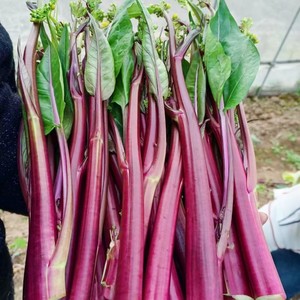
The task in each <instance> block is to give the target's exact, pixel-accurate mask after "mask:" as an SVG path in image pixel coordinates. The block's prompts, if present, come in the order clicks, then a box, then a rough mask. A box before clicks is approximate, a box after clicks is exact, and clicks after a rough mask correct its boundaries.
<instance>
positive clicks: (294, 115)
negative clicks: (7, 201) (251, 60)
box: [0, 0, 300, 300]
mask: <svg viewBox="0 0 300 300" xmlns="http://www.w3.org/2000/svg"><path fill="white" fill-rule="evenodd" d="M69 2H70V1H69V0H60V1H58V3H59V5H58V13H59V15H60V16H61V19H62V20H70V13H69ZM103 2H104V3H103V6H104V7H108V6H109V5H110V3H111V1H106V0H103ZM157 2H159V1H154V0H153V1H151V0H144V3H145V4H151V3H157ZM167 2H169V3H170V4H171V5H172V12H176V13H178V14H179V16H180V17H183V18H185V16H182V15H181V14H182V11H181V9H180V6H179V5H178V4H177V1H175V0H169V1H167ZM226 2H227V4H228V6H229V8H230V10H231V12H232V14H233V16H234V17H235V19H236V21H237V23H240V21H241V20H242V18H244V17H250V18H252V19H253V28H252V32H253V33H255V34H256V35H257V37H258V40H259V43H258V45H257V47H258V49H259V52H260V55H261V66H260V69H259V72H258V74H257V77H256V80H255V81H254V83H253V85H252V88H251V91H250V94H249V97H248V98H247V99H246V101H245V102H244V103H245V108H246V113H247V116H248V122H249V127H250V130H251V133H252V140H253V143H254V146H255V153H256V160H257V180H258V181H257V195H258V206H261V205H263V204H264V203H266V202H267V201H269V200H272V199H273V189H274V188H278V187H283V186H290V185H291V184H293V183H295V180H296V181H297V178H296V177H297V174H298V176H299V172H298V173H297V171H299V170H300V14H299V10H300V3H299V0H289V1H286V0H265V1H261V0H252V1H239V0H227V1H226ZM115 3H116V4H120V3H122V0H117V1H115ZM0 22H1V23H2V24H3V25H4V27H5V28H6V29H7V31H8V32H9V34H10V36H11V39H12V41H13V44H14V48H15V49H14V50H15V52H16V45H17V42H18V39H20V40H21V45H22V48H23V47H24V45H25V44H26V41H27V38H28V35H29V31H30V27H31V23H30V21H29V10H28V9H27V6H26V2H25V1H23V0H1V10H0ZM0 218H2V219H3V221H4V222H5V225H6V228H7V242H8V245H9V248H10V251H11V254H12V258H13V262H14V271H15V290H16V297H15V299H16V300H19V299H20V300H21V299H22V278H23V272H24V261H25V255H26V246H27V234H28V233H27V232H28V231H27V218H26V217H20V216H17V215H13V214H9V213H6V212H0Z"/></svg>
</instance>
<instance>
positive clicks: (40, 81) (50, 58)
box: [36, 44, 65, 135]
mask: <svg viewBox="0 0 300 300" xmlns="http://www.w3.org/2000/svg"><path fill="white" fill-rule="evenodd" d="M36 75H37V89H38V95H39V102H40V106H41V113H42V117H43V122H44V127H45V134H46V135H47V134H49V133H50V132H51V131H52V130H53V128H54V127H56V126H60V125H61V123H62V122H63V116H64V109H65V102H64V82H63V76H62V68H61V63H60V59H59V55H58V52H57V50H56V49H55V47H54V46H53V45H52V44H51V45H50V46H49V47H48V48H47V49H46V52H45V54H44V56H43V58H42V60H41V62H40V64H39V65H38V68H37V74H36Z"/></svg>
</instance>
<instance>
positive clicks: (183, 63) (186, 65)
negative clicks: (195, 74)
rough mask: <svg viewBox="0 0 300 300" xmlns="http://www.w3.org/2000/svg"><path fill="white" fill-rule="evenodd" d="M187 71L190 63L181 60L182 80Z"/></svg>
mask: <svg viewBox="0 0 300 300" xmlns="http://www.w3.org/2000/svg"><path fill="white" fill-rule="evenodd" d="M189 69H190V63H189V62H188V61H187V60H186V59H183V60H182V71H183V76H184V78H186V76H187V74H188V72H189Z"/></svg>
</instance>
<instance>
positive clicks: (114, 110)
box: [108, 103, 123, 138]
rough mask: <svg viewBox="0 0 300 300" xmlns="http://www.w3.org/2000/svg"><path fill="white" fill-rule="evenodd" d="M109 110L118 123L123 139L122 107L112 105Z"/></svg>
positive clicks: (115, 104)
mask: <svg viewBox="0 0 300 300" xmlns="http://www.w3.org/2000/svg"><path fill="white" fill-rule="evenodd" d="M108 109H109V111H110V113H111V114H112V116H113V118H114V120H115V122H116V125H117V127H118V130H119V133H120V135H121V137H122V138H123V112H122V109H121V106H119V105H118V104H117V103H111V104H110V105H109V107H108Z"/></svg>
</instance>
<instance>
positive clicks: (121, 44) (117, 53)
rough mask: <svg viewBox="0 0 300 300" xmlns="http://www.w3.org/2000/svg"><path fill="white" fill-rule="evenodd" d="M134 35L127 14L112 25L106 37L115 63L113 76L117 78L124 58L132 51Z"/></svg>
mask: <svg viewBox="0 0 300 300" xmlns="http://www.w3.org/2000/svg"><path fill="white" fill-rule="evenodd" d="M133 38H134V34H133V30H132V24H131V21H130V19H129V16H128V14H127V13H124V15H123V17H122V18H120V19H119V21H118V22H116V23H114V24H113V25H112V27H111V30H110V32H109V35H108V42H109V44H110V47H111V49H112V53H113V56H114V63H115V76H116V77H117V76H118V74H119V72H120V70H121V67H122V64H123V61H124V57H125V56H126V55H127V53H128V51H130V50H131V49H132V46H133V40H134V39H133Z"/></svg>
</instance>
